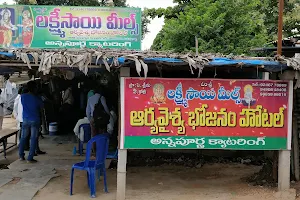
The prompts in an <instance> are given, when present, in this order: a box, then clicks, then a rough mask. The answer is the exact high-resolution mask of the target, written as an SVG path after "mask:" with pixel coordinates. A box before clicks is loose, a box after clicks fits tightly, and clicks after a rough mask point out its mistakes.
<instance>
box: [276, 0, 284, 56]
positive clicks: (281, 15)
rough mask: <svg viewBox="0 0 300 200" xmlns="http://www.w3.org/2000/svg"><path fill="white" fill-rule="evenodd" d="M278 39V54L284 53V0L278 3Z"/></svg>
mask: <svg viewBox="0 0 300 200" xmlns="http://www.w3.org/2000/svg"><path fill="white" fill-rule="evenodd" d="M278 9H279V10H278V13H279V15H278V41H277V55H279V56H281V54H282V29H283V10H284V0H279V5H278Z"/></svg>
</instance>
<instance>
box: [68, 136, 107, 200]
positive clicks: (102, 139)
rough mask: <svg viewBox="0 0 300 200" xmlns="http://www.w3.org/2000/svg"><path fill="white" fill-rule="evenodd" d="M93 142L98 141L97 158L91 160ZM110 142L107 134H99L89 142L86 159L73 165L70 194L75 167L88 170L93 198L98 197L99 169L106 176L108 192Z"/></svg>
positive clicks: (105, 184) (105, 186) (71, 187)
mask: <svg viewBox="0 0 300 200" xmlns="http://www.w3.org/2000/svg"><path fill="white" fill-rule="evenodd" d="M93 143H96V160H90V157H91V150H92V146H93ZM108 144H109V139H108V137H107V136H105V135H97V136H95V137H93V138H92V139H91V140H90V141H89V142H88V143H87V147H86V158H85V161H83V162H80V163H76V164H74V165H73V167H72V171H71V185H70V195H72V194H73V181H74V180H73V178H74V170H75V169H78V170H85V171H87V179H88V186H89V188H90V191H91V197H92V198H95V197H96V178H95V175H96V171H97V170H99V175H101V174H100V173H101V172H102V174H103V178H104V190H105V192H106V193H108V190H107V182H106V169H105V160H106V156H107V153H108Z"/></svg>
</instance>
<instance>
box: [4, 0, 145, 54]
mask: <svg viewBox="0 0 300 200" xmlns="http://www.w3.org/2000/svg"><path fill="white" fill-rule="evenodd" d="M0 46H1V47H2V48H29V47H30V48H82V47H87V48H99V47H100V48H116V49H135V50H140V49H141V9H139V8H116V7H60V6H19V5H18V6H1V7H0Z"/></svg>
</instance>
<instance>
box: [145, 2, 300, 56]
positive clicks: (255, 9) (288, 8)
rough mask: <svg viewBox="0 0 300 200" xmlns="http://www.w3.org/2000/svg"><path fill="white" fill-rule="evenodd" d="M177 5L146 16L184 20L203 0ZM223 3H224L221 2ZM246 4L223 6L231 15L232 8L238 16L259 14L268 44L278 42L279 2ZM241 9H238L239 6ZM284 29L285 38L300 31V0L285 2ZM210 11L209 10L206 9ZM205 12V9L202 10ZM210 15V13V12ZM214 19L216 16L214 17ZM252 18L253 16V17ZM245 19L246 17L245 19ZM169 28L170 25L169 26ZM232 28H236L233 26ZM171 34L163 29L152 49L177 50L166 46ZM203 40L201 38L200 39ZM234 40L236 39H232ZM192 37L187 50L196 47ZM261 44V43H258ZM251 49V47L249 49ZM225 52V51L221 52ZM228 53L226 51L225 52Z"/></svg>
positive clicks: (157, 10)
mask: <svg viewBox="0 0 300 200" xmlns="http://www.w3.org/2000/svg"><path fill="white" fill-rule="evenodd" d="M174 2H175V3H177V5H175V6H174V7H169V8H167V9H163V8H159V9H148V10H146V14H147V15H148V16H149V17H150V18H154V17H165V19H166V22H167V23H169V22H168V20H171V19H178V18H179V17H180V18H182V15H185V14H187V12H190V7H191V6H192V7H193V6H194V5H195V4H199V3H201V2H203V0H174ZM217 2H218V1H216V0H215V1H208V4H213V3H217ZM220 3H222V1H220ZM245 3H250V4H251V6H250V7H249V6H247V9H245V8H244V5H245V4H244V5H239V4H240V2H237V4H235V5H234V4H233V6H232V5H231V4H232V3H231V1H228V3H227V4H223V3H222V4H223V5H224V6H226V7H225V8H224V9H229V11H228V12H227V11H226V13H229V14H231V13H230V12H231V11H230V10H232V8H235V9H236V14H234V15H236V16H238V15H240V14H241V16H243V15H244V14H246V15H248V16H249V12H250V16H251V15H252V14H253V13H257V14H258V15H259V21H260V22H261V20H263V24H264V26H265V31H266V32H267V35H268V37H267V38H266V42H270V41H273V40H276V38H277V25H278V24H277V22H278V1H277V0H261V1H256V0H253V1H249V0H248V1H245ZM236 5H238V6H241V7H238V6H236ZM284 8H285V9H284V27H283V34H284V36H285V37H287V36H291V35H293V34H294V33H295V32H296V33H297V32H298V30H300V0H285V7H284ZM205 10H208V9H205ZM202 11H203V9H202ZM241 11H242V12H243V13H241ZM208 13H209V12H208ZM195 15H197V16H198V15H201V16H202V15H204V14H203V13H200V10H199V13H195ZM212 17H214V16H212ZM251 17H252V16H251ZM243 18H244V17H243ZM167 26H169V25H167ZM232 28H235V27H234V26H232ZM258 33H259V34H261V32H260V31H259V32H258ZM255 34H256V32H255ZM168 36H169V32H168V31H167V28H163V29H162V31H161V32H160V33H159V34H158V35H157V37H156V39H155V41H154V43H153V46H152V48H153V49H157V50H158V49H160V50H161V49H167V48H171V49H175V50H176V48H174V47H172V46H171V47H170V46H169V47H167V48H166V45H165V44H164V42H163V41H164V40H165V38H168ZM215 37H219V35H218V34H216V36H215ZM264 37H265V36H264ZM200 39H201V38H200ZM232 39H233V40H234V38H232ZM192 40H193V39H192V37H190V38H189V41H191V42H190V43H191V45H192V44H193V45H192V46H190V47H189V48H188V47H186V49H191V48H192V47H194V43H193V42H192ZM258 44H259V43H258ZM247 49H249V47H248V48H247ZM247 49H245V52H247ZM221 52H223V51H221ZM225 52H226V51H225Z"/></svg>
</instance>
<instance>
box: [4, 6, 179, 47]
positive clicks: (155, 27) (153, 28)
mask: <svg viewBox="0 0 300 200" xmlns="http://www.w3.org/2000/svg"><path fill="white" fill-rule="evenodd" d="M4 2H6V3H7V4H14V1H13V0H0V4H3V3H4ZM127 3H128V4H129V5H130V6H133V7H140V8H167V7H169V6H173V5H174V3H173V0H127ZM163 25H164V19H163V18H155V19H153V20H152V21H151V23H150V24H149V26H148V29H149V31H150V32H149V33H148V34H147V35H146V37H145V39H144V40H143V43H142V49H143V50H146V49H149V48H150V47H151V45H152V43H153V40H154V39H155V37H156V35H157V34H158V32H159V31H160V30H161V29H162V27H163Z"/></svg>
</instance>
